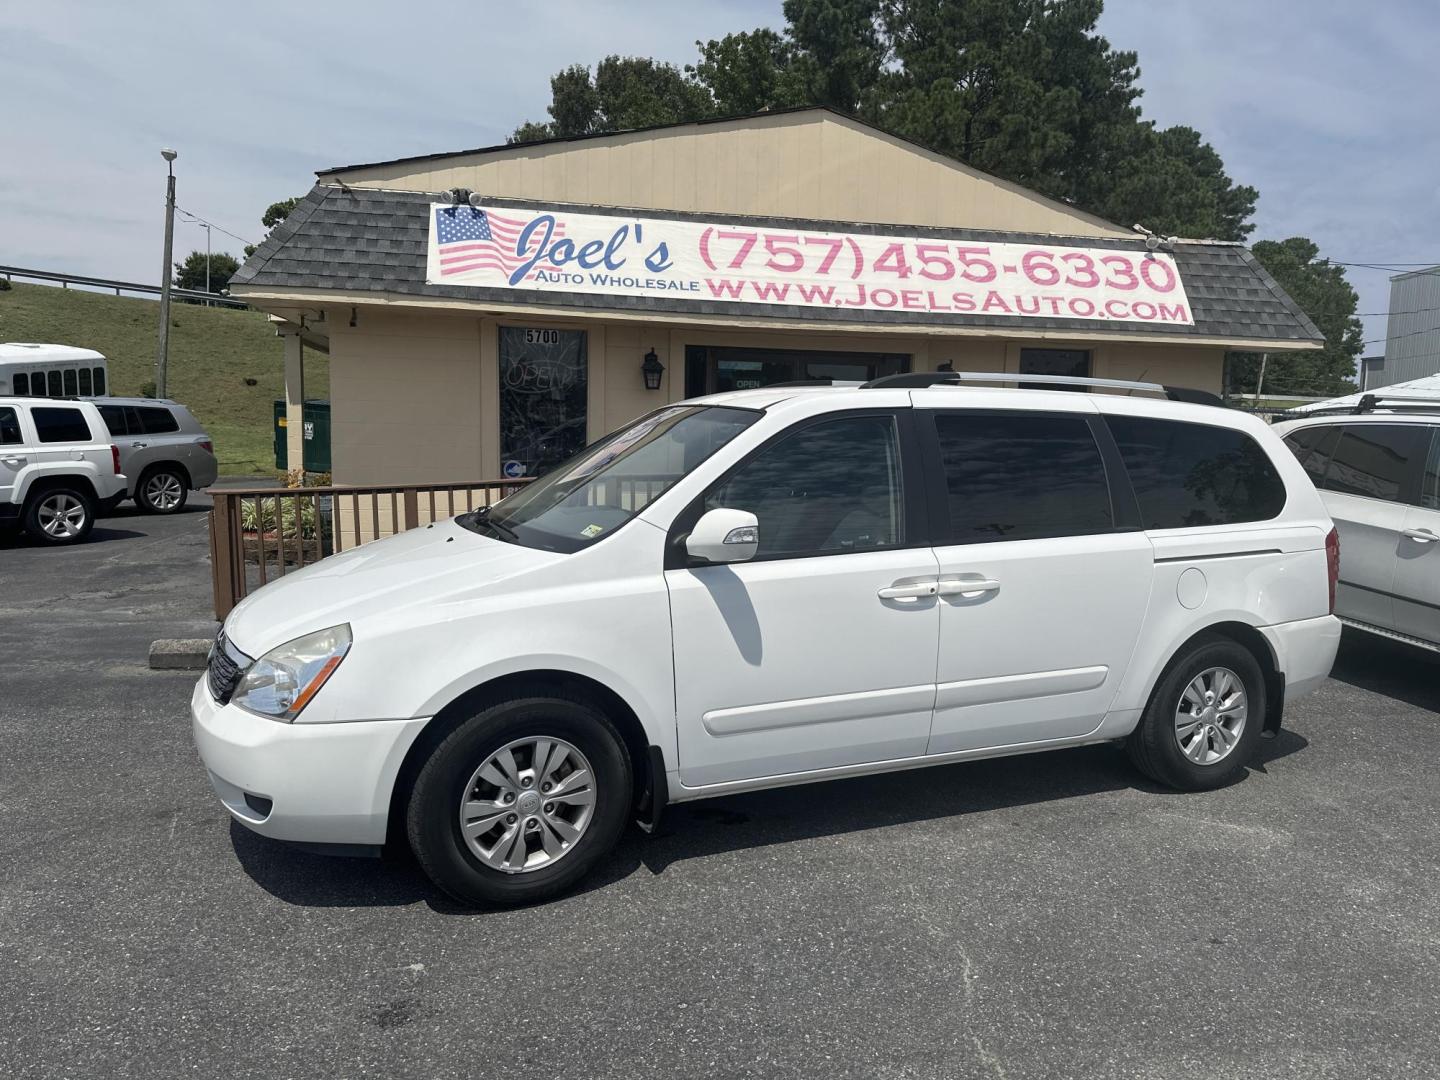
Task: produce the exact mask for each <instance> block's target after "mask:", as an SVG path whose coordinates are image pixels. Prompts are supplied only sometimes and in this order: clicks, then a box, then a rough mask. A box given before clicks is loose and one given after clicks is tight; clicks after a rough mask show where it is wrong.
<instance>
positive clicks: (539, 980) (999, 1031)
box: [0, 500, 1440, 1080]
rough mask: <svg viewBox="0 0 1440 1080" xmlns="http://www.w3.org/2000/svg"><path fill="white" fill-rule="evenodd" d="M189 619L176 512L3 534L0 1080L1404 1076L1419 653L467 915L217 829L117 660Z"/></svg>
mask: <svg viewBox="0 0 1440 1080" xmlns="http://www.w3.org/2000/svg"><path fill="white" fill-rule="evenodd" d="M201 501H202V502H203V500H201ZM209 598H210V594H209V572H208V565H207V557H206V534H205V516H204V514H203V513H201V512H198V511H197V512H190V513H185V514H183V515H180V516H178V517H175V518H169V519H155V518H146V517H141V516H136V515H130V516H121V517H118V518H113V519H108V520H105V521H102V522H101V527H100V528H99V529H97V531H96V534H95V538H94V540H93V541H92V542H91V543H89V544H86V545H83V546H79V547H75V548H69V549H62V550H44V549H39V548H36V547H33V546H31V545H29V544H28V543H27V542H25V541H23V540H17V539H15V538H13V537H0V746H3V752H0V822H3V824H0V1076H4V1077H27V1078H28V1077H93V1076H144V1077H147V1078H155V1077H171V1076H195V1077H218V1076H226V1077H248V1076H264V1077H321V1076H324V1077H330V1076H334V1077H356V1076H380V1077H399V1076H417V1077H421V1076H423V1077H439V1076H446V1077H452V1076H455V1077H477V1078H479V1077H499V1076H537V1077H565V1078H575V1080H581V1078H592V1077H594V1078H599V1077H614V1078H625V1080H640V1078H650V1077H667V1078H669V1077H685V1078H689V1077H765V1078H772V1077H802V1076H803V1077H855V1078H865V1080H881V1078H898V1077H915V1078H924V1080H931V1078H946V1077H997V1078H1008V1080H1021V1078H1046V1080H1053V1078H1058V1077H1066V1078H1069V1077H1083V1078H1090V1077H1095V1078H1105V1080H1119V1078H1128V1077H1146V1078H1152V1077H1157V1078H1158V1077H1194V1078H1206V1080H1213V1078H1232V1077H1233V1078H1240V1077H1246V1078H1248V1077H1255V1078H1260V1077H1264V1078H1275V1077H1305V1078H1307V1080H1315V1078H1331V1077H1333V1078H1344V1080H1352V1078H1355V1077H1392V1076H1393V1077H1402V1076H1404V1077H1416V1076H1434V1075H1436V1073H1437V1072H1440V1008H1437V1001H1440V829H1437V822H1440V784H1437V782H1436V775H1437V774H1436V758H1437V756H1440V751H1437V746H1440V740H1437V734H1440V663H1437V662H1436V661H1434V660H1432V659H1431V658H1429V657H1428V656H1426V655H1423V654H1419V653H1415V652H1411V651H1408V650H1405V649H1403V648H1401V647H1398V646H1396V647H1391V646H1389V645H1385V644H1380V643H1373V642H1370V641H1366V640H1360V639H1348V638H1347V641H1346V643H1345V645H1344V647H1343V650H1342V653H1341V658H1340V662H1339V665H1338V666H1337V669H1336V672H1335V677H1334V678H1333V679H1332V680H1331V681H1330V682H1329V683H1328V684H1327V685H1326V686H1325V687H1324V688H1323V689H1322V690H1321V691H1320V692H1319V693H1317V694H1316V695H1314V696H1313V697H1311V698H1309V699H1306V700H1304V701H1302V702H1300V703H1298V704H1297V705H1296V706H1295V707H1294V708H1293V709H1292V710H1291V711H1290V713H1289V714H1288V716H1287V722H1286V730H1285V731H1284V732H1283V733H1282V734H1281V736H1280V737H1279V738H1278V739H1276V740H1275V741H1273V742H1271V743H1268V744H1266V753H1265V759H1264V761H1263V763H1262V764H1260V765H1259V767H1257V768H1256V769H1255V770H1253V771H1252V772H1250V773H1249V774H1248V775H1247V776H1246V777H1245V779H1244V780H1243V781H1241V782H1240V783H1237V784H1236V785H1234V786H1232V787H1230V788H1228V789H1226V790H1224V791H1219V792H1215V793H1212V794H1208V795H1174V794H1170V793H1166V792H1162V791H1160V790H1157V789H1155V788H1153V787H1151V786H1150V785H1148V784H1146V783H1145V782H1143V781H1141V780H1139V779H1138V777H1137V776H1136V775H1135V774H1134V773H1132V772H1131V770H1130V768H1129V767H1128V765H1127V764H1126V762H1125V760H1124V759H1123V757H1122V756H1121V755H1120V754H1119V753H1117V752H1115V751H1112V750H1110V749H1108V748H1092V749H1086V750H1079V751H1069V752H1063V753H1054V754H1047V755H1041V756H1036V757H1029V758H1011V759H1006V760H1001V761H994V762H979V763H972V764H965V765H957V766H948V767H942V768H937V769H930V770H922V771H918V772H910V773H901V774H895V775H891V776H885V777H878V778H870V779H863V780H851V781H843V782H838V783H833V784H830V785H825V786H813V787H802V788H791V789H786V790H782V791H775V792H768V793H762V794H755V795H747V796H741V797H733V798H727V799H723V800H717V801H714V802H710V803H704V804H691V805H689V806H686V807H681V808H677V809H674V810H673V811H672V813H671V814H670V816H669V817H668V818H667V820H666V822H665V825H664V827H663V829H662V832H661V834H660V835H657V836H655V837H650V838H645V837H642V836H640V835H638V834H634V833H632V834H631V835H629V836H628V837H627V838H626V840H625V841H624V842H623V843H622V846H621V848H620V850H619V851H618V852H617V854H616V855H615V857H614V858H613V859H612V860H611V861H610V863H609V864H608V865H607V867H606V869H605V872H604V873H602V874H601V875H599V877H598V879H596V880H594V881H592V882H591V883H590V885H589V887H588V888H587V889H586V890H585V891H583V892H581V893H579V894H578V895H574V896H571V897H568V898H565V899H562V900H559V901H556V902H554V903H550V904H547V905H544V906H540V907H534V908H530V909H525V910H518V911H501V912H475V911H468V910H462V909H460V908H457V907H456V906H455V905H454V904H453V903H451V902H449V901H448V900H446V899H445V898H444V897H442V896H441V895H439V894H438V893H437V892H436V891H435V890H434V889H433V888H431V887H430V886H429V885H428V883H427V882H426V881H425V879H424V878H423V877H422V876H421V875H420V873H419V872H418V870H416V869H415V868H414V867H413V866H412V865H410V864H408V863H406V862H395V863H377V862H368V861H354V860H337V859H327V858H324V857H320V856H314V855H307V854H301V853H297V852H294V851H292V850H290V849H287V848H285V847H283V846H279V845H276V844H273V843H270V842H268V841H264V840H261V839H259V838H257V837H254V836H252V835H250V834H249V833H248V832H246V831H245V830H244V829H242V828H240V827H238V826H232V825H231V824H230V822H229V819H228V818H227V817H226V816H225V814H224V813H223V811H222V810H221V808H220V806H219V804H218V802H217V801H216V800H215V799H214V797H213V796H212V795H211V793H210V790H209V787H208V785H207V783H206V781H205V777H204V773H203V770H202V769H201V767H200V765H199V763H198V760H197V759H196V757H195V754H194V751H193V749H192V747H191V742H190V733H189V721H188V715H187V701H188V697H189V692H190V688H191V686H192V684H193V682H194V678H195V676H194V674H192V673H183V672H182V673H163V672H152V671H150V670H148V669H147V667H146V666H145V656H146V649H147V647H148V645H149V642H150V641H151V640H152V639H154V638H157V637H174V636H181V637H192V636H201V635H206V634H209V633H211V632H212V631H213V628H214V624H213V622H211V621H210V619H209V617H208V616H209Z"/></svg>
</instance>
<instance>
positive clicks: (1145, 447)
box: [1106, 416, 1285, 529]
mask: <svg viewBox="0 0 1440 1080" xmlns="http://www.w3.org/2000/svg"><path fill="white" fill-rule="evenodd" d="M1106 422H1107V423H1108V424H1109V426H1110V431H1111V433H1112V434H1113V435H1114V436H1115V442H1116V444H1117V445H1118V446H1119V448H1120V456H1121V458H1122V459H1123V460H1124V462H1125V468H1126V471H1127V472H1128V473H1129V475H1130V482H1131V484H1132V485H1133V486H1134V488H1135V497H1136V499H1137V500H1138V501H1139V503H1140V518H1141V522H1142V523H1143V524H1144V526H1145V528H1147V529H1183V528H1193V527H1196V526H1203V525H1234V524H1237V523H1240V522H1245V521H1267V520H1269V519H1270V518H1273V517H1275V516H1276V515H1277V514H1279V513H1280V511H1281V510H1282V509H1284V507H1285V482H1284V480H1282V479H1281V478H1280V474H1279V472H1278V471H1277V470H1276V468H1275V463H1274V462H1272V461H1271V460H1270V455H1268V454H1267V453H1266V452H1265V450H1264V449H1263V448H1262V447H1261V446H1260V444H1259V443H1257V442H1256V441H1255V440H1254V439H1253V438H1251V437H1250V436H1249V435H1247V434H1246V433H1245V432H1243V431H1237V430H1235V429H1234V428H1227V427H1215V426H1212V425H1210V424H1191V423H1185V422H1182V421H1178V420H1157V419H1153V418H1150V417H1141V416H1108V417H1106Z"/></svg>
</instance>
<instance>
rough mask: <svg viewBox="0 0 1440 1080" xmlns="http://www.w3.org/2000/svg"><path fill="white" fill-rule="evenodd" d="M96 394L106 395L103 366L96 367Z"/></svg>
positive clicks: (98, 395)
mask: <svg viewBox="0 0 1440 1080" xmlns="http://www.w3.org/2000/svg"><path fill="white" fill-rule="evenodd" d="M95 396H96V397H104V396H105V369H104V368H103V367H97V368H96V369H95Z"/></svg>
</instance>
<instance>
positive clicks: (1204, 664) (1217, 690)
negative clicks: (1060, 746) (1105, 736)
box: [1126, 634, 1265, 791]
mask: <svg viewBox="0 0 1440 1080" xmlns="http://www.w3.org/2000/svg"><path fill="white" fill-rule="evenodd" d="M1264 722H1265V676H1264V673H1263V672H1262V671H1261V670H1260V664H1259V663H1258V662H1257V661H1256V659H1255V656H1254V655H1253V654H1252V653H1251V652H1250V650H1249V649H1246V648H1245V647H1244V646H1242V645H1239V644H1237V643H1236V642H1234V641H1232V640H1230V639H1229V638H1225V637H1221V636H1219V635H1218V634H1203V635H1201V636H1200V637H1197V638H1196V639H1195V640H1194V641H1193V642H1191V643H1190V645H1188V646H1187V647H1186V648H1185V649H1184V650H1183V651H1182V652H1181V653H1180V654H1179V655H1178V656H1176V657H1175V658H1174V659H1173V660H1171V661H1170V665H1169V666H1168V667H1167V668H1166V669H1165V673H1164V674H1163V675H1162V676H1161V677H1160V682H1159V684H1158V685H1157V686H1156V687H1155V692H1154V693H1153V694H1151V696H1150V702H1149V704H1148V705H1147V706H1146V708H1145V712H1144V714H1143V716H1142V717H1141V719H1140V723H1139V725H1138V726H1137V727H1136V728H1135V730H1134V732H1132V733H1131V735H1130V737H1129V739H1128V740H1127V741H1126V750H1127V751H1128V752H1129V754H1130V759H1131V760H1132V761H1133V762H1134V763H1135V766H1136V767H1137V768H1138V769H1139V770H1140V771H1141V772H1143V773H1144V774H1145V775H1146V776H1148V777H1150V778H1151V779H1152V780H1156V781H1158V782H1160V783H1162V784H1166V785H1168V786H1169V787H1173V788H1178V789H1180V790H1182V791H1208V790H1211V789H1213V788H1218V787H1223V786H1224V785H1225V784H1228V783H1230V782H1231V781H1233V780H1234V779H1235V778H1236V777H1237V776H1239V775H1240V773H1241V772H1242V771H1244V769H1245V766H1246V765H1248V764H1249V762H1250V759H1251V757H1252V756H1253V755H1254V753H1255V746H1256V744H1257V743H1258V741H1259V739H1260V728H1261V726H1262V725H1263V724H1264Z"/></svg>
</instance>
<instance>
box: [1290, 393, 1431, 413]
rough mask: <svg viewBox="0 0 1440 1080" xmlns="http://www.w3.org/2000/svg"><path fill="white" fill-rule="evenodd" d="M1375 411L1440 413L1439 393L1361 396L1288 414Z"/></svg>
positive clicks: (1296, 410)
mask: <svg viewBox="0 0 1440 1080" xmlns="http://www.w3.org/2000/svg"><path fill="white" fill-rule="evenodd" d="M1377 409H1390V410H1393V411H1396V412H1426V413H1428V412H1440V393H1436V394H1434V395H1433V396H1432V395H1429V394H1426V395H1423V396H1421V395H1415V396H1411V395H1408V394H1406V395H1400V394H1362V395H1361V396H1360V400H1359V401H1355V402H1347V403H1345V404H1343V405H1322V406H1320V407H1319V408H1315V409H1306V410H1304V411H1303V412H1302V411H1300V410H1299V409H1291V410H1290V412H1291V413H1293V414H1294V415H1296V416H1334V415H1348V416H1357V415H1360V414H1362V413H1369V412H1375V411H1376V410H1377Z"/></svg>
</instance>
